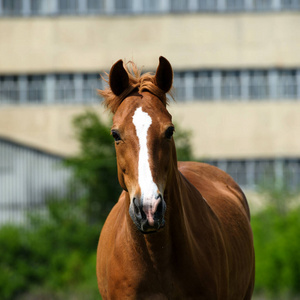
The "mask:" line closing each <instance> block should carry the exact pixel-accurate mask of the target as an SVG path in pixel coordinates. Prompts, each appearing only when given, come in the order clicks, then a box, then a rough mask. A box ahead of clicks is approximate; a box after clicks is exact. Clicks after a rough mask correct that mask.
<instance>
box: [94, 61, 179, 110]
mask: <svg viewBox="0 0 300 300" xmlns="http://www.w3.org/2000/svg"><path fill="white" fill-rule="evenodd" d="M124 69H125V70H126V72H127V74H128V77H129V87H128V88H127V89H125V90H124V91H123V92H122V94H121V95H119V96H117V95H115V94H114V93H113V91H112V90H111V88H110V86H109V79H108V78H109V74H108V73H106V72H105V73H104V76H102V75H101V78H102V80H103V81H105V82H106V83H107V85H106V87H105V88H104V89H103V90H101V89H99V90H98V94H99V95H100V96H102V97H103V98H104V101H103V105H104V106H105V107H106V108H107V109H109V110H110V111H111V112H112V113H115V112H116V111H117V109H118V107H119V106H120V104H121V103H122V102H123V100H124V99H125V98H126V97H128V96H129V95H130V94H131V93H132V92H133V91H137V92H138V93H142V92H145V91H148V92H150V93H151V94H153V95H154V96H156V97H157V98H159V99H160V101H161V102H162V103H163V104H164V105H165V106H166V105H167V104H168V102H169V100H168V98H167V96H166V93H165V92H164V91H163V90H161V89H160V88H159V87H158V86H157V85H156V78H155V75H154V74H153V73H151V72H147V73H144V74H141V73H142V72H141V70H140V69H138V68H137V66H136V64H135V63H134V62H132V61H129V62H128V63H126V64H125V65H124ZM168 94H169V95H170V96H171V98H172V99H174V98H173V94H172V89H171V90H170V91H169V92H168Z"/></svg>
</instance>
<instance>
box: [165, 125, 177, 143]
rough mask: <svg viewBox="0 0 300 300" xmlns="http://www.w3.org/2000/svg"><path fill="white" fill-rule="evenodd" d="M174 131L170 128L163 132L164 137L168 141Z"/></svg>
mask: <svg viewBox="0 0 300 300" xmlns="http://www.w3.org/2000/svg"><path fill="white" fill-rule="evenodd" d="M174 131H175V128H174V127H173V126H170V127H169V128H168V129H167V130H166V132H165V137H166V138H167V139H169V140H170V139H171V138H172V136H173V133H174Z"/></svg>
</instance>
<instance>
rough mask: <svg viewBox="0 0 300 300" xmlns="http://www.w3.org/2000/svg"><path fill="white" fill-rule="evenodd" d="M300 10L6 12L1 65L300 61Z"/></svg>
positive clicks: (25, 68)
mask: <svg viewBox="0 0 300 300" xmlns="http://www.w3.org/2000/svg"><path fill="white" fill-rule="evenodd" d="M299 49H300V14H299V13H291V12H289V13H282V12H281V13H278V14H277V13H272V14H211V15H209V14H205V15H203V14H189V15H181V14H180V15H164V16H160V15H157V16H155V15H154V16H119V17H105V16H98V17H77V16H76V17H65V18H55V17H53V18H49V17H48V18H22V19H16V18H7V19H6V18H2V19H0V53H1V55H0V70H1V74H3V73H46V72H76V71H93V72H98V71H99V72H100V71H102V70H108V69H109V68H110V66H111V64H112V63H113V62H115V61H116V60H118V59H120V58H126V59H133V60H134V61H136V62H137V63H138V65H140V66H142V65H143V66H145V68H146V69H148V68H151V69H154V68H155V67H156V66H157V63H158V57H159V56H160V55H164V56H166V57H167V58H168V59H169V60H170V61H171V63H172V64H173V67H174V69H194V68H200V67H201V68H206V67H207V68H214V67H216V68H235V67H238V68H242V67H253V68H255V67H260V68H263V67H296V66H298V67H299V66H300V51H299Z"/></svg>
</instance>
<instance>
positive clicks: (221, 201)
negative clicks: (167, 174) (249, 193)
mask: <svg viewBox="0 0 300 300" xmlns="http://www.w3.org/2000/svg"><path fill="white" fill-rule="evenodd" d="M178 169H179V171H180V172H181V173H182V175H183V176H184V177H185V178H186V179H187V180H188V181H189V182H190V183H191V184H192V185H193V186H194V187H196V189H197V190H198V191H199V192H200V193H201V195H202V196H203V197H204V198H205V200H206V201H207V203H208V204H209V205H210V206H212V208H214V207H216V206H220V205H221V206H222V209H224V206H226V205H228V204H230V205H229V206H232V205H235V206H238V207H239V208H240V210H241V211H242V212H243V214H245V215H246V216H247V218H248V219H250V211H249V206H248V202H247V199H246V197H245V195H244V193H243V191H242V190H241V188H240V187H239V186H238V184H237V183H236V182H235V181H234V180H233V178H232V177H231V176H230V175H228V174H227V173H226V172H224V171H222V170H220V169H219V168H217V167H214V166H211V165H209V164H206V163H200V162H178ZM225 200H227V201H225Z"/></svg>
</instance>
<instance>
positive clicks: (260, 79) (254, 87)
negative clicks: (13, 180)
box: [249, 71, 269, 99]
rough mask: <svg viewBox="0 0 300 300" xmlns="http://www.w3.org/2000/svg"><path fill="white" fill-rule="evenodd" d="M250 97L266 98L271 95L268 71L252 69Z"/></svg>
mask: <svg viewBox="0 0 300 300" xmlns="http://www.w3.org/2000/svg"><path fill="white" fill-rule="evenodd" d="M249 97H250V98H251V99H266V98H268V97H269V85H268V76H267V72H266V71H251V72H250V86H249Z"/></svg>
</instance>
